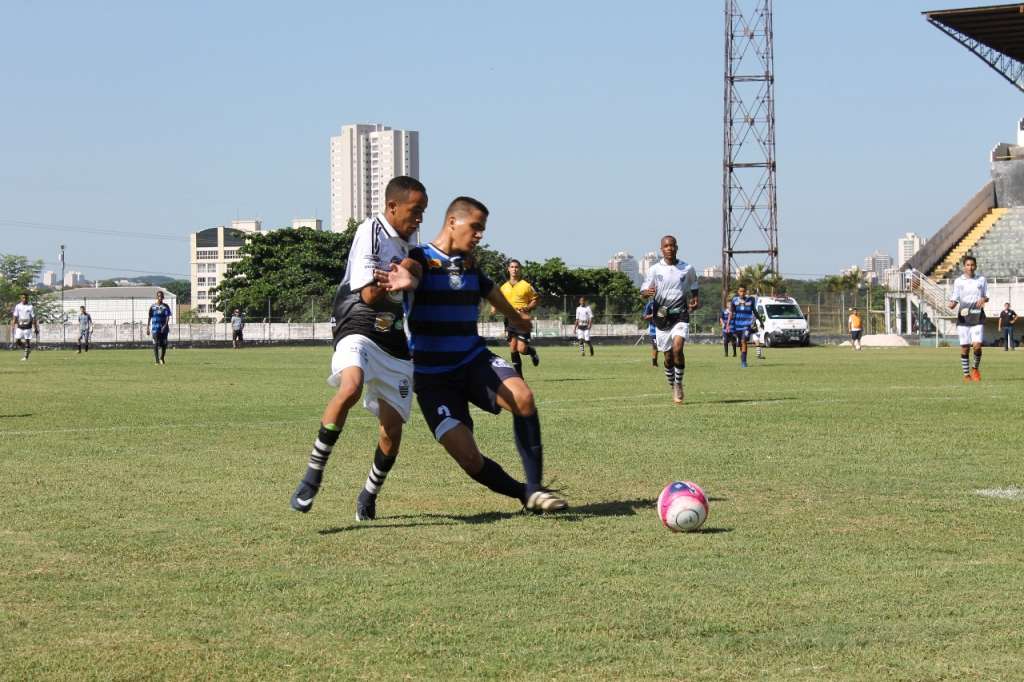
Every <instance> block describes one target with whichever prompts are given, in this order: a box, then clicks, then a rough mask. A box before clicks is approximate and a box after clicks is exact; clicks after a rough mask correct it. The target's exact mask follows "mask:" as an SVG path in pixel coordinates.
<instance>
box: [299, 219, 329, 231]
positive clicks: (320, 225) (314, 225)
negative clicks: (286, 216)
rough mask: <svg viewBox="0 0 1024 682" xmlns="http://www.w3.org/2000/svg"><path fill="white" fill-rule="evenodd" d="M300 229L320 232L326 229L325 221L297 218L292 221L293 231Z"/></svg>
mask: <svg viewBox="0 0 1024 682" xmlns="http://www.w3.org/2000/svg"><path fill="white" fill-rule="evenodd" d="M300 227H308V228H309V229H311V230H316V231H317V232H320V231H321V230H323V229H324V221H322V220H320V219H319V218H295V219H294V220H292V229H293V230H297V229H299V228H300Z"/></svg>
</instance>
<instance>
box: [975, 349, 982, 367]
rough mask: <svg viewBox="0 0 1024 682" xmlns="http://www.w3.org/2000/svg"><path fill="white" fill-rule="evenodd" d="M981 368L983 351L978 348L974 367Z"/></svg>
mask: <svg viewBox="0 0 1024 682" xmlns="http://www.w3.org/2000/svg"><path fill="white" fill-rule="evenodd" d="M980 368H981V351H980V350H976V351H974V369H980Z"/></svg>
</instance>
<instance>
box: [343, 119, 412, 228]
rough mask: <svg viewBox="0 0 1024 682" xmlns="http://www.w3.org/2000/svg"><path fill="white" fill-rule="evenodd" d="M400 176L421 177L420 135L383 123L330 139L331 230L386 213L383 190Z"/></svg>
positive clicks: (349, 128) (354, 128)
mask: <svg viewBox="0 0 1024 682" xmlns="http://www.w3.org/2000/svg"><path fill="white" fill-rule="evenodd" d="M398 175H409V176H412V177H414V178H419V176H420V134H419V132H418V131H415V130H392V129H391V128H389V127H388V126H386V125H384V124H382V123H371V124H365V123H356V124H353V125H344V126H342V127H341V135H338V136H336V137H332V138H331V230H332V231H333V232H343V231H344V230H345V227H346V226H347V225H348V221H349V220H350V219H352V218H355V219H356V220H360V221H361V220H363V219H364V218H366V217H368V216H371V215H374V214H376V213H379V212H381V211H383V210H384V188H385V187H387V184H388V182H390V181H391V179H392V178H394V177H395V176H398Z"/></svg>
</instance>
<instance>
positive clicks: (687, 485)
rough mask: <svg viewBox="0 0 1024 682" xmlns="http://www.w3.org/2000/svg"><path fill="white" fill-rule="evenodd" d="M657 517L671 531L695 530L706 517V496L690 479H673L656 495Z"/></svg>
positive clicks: (702, 523)
mask: <svg viewBox="0 0 1024 682" xmlns="http://www.w3.org/2000/svg"><path fill="white" fill-rule="evenodd" d="M658 518H659V519H661V522H662V523H664V524H665V527H666V528H668V529H669V530H670V531H672V532H673V533H678V532H680V531H684V532H690V531H695V530H697V529H698V528H700V527H701V526H702V525H704V522H705V521H706V520H707V518H708V498H707V497H705V496H704V491H703V490H701V489H700V486H699V485H697V484H696V483H693V482H691V481H673V482H672V483H669V484H668V485H667V486H665V489H664V490H662V491H661V494H660V495H658Z"/></svg>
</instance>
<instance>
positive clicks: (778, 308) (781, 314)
mask: <svg viewBox="0 0 1024 682" xmlns="http://www.w3.org/2000/svg"><path fill="white" fill-rule="evenodd" d="M765 310H766V312H767V313H768V317H770V318H771V319H773V320H802V319H804V316H803V314H802V313H801V312H800V308H798V307H796V306H795V305H793V304H792V303H769V304H768V305H766V306H765Z"/></svg>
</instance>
